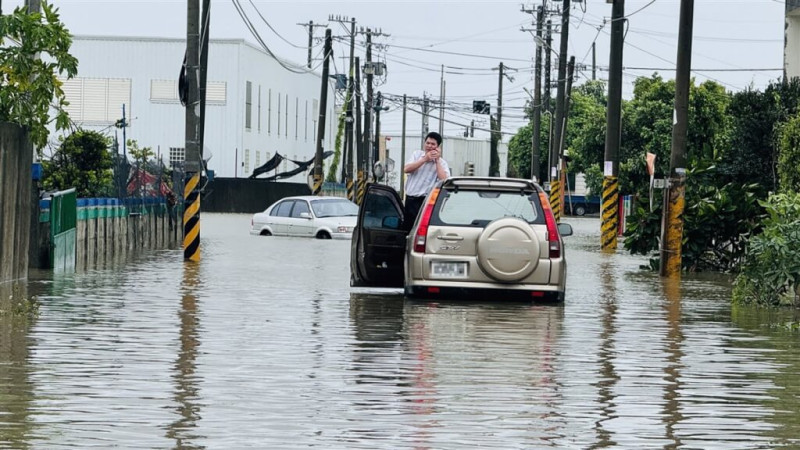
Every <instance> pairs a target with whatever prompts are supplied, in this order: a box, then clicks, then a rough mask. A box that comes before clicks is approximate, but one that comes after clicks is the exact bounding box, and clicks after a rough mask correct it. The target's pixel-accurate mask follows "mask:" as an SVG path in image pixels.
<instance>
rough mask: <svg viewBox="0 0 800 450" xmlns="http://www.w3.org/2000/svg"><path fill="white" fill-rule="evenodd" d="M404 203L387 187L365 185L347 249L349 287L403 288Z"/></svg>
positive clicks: (404, 248) (404, 250) (404, 247)
mask: <svg viewBox="0 0 800 450" xmlns="http://www.w3.org/2000/svg"><path fill="white" fill-rule="evenodd" d="M406 236H408V231H407V230H406V229H405V227H403V202H402V200H401V199H400V196H399V195H397V192H396V191H395V190H394V189H392V188H391V187H389V186H385V185H381V184H372V183H369V184H367V186H366V188H365V191H364V198H363V200H362V201H361V205H360V206H359V208H358V222H357V223H356V227H355V229H354V230H353V239H352V241H351V249H350V286H364V287H403V277H404V267H403V263H404V259H405V253H406Z"/></svg>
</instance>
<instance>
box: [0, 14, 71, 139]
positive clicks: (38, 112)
mask: <svg viewBox="0 0 800 450" xmlns="http://www.w3.org/2000/svg"><path fill="white" fill-rule="evenodd" d="M71 45H72V37H71V35H70V34H69V31H68V30H67V29H66V28H65V27H64V25H63V24H62V23H61V22H60V21H59V16H58V9H57V8H53V7H52V6H50V5H49V4H48V3H47V2H46V1H43V2H42V13H33V14H28V13H27V11H26V10H25V8H22V7H19V8H16V9H15V10H14V12H13V13H12V14H10V15H4V16H0V120H3V121H7V122H12V123H16V124H19V125H22V126H24V127H26V128H27V129H28V130H29V133H30V138H31V141H32V142H33V144H34V145H35V146H36V148H39V149H41V148H42V147H44V146H45V144H47V137H48V134H49V131H48V129H47V125H48V123H50V121H51V118H50V108H51V104H52V105H53V106H54V107H55V109H56V112H55V119H54V120H55V123H56V129H58V130H64V129H67V128H68V127H69V116H68V115H67V113H66V111H65V110H64V107H65V106H67V104H68V102H67V101H66V98H65V96H64V91H63V90H62V89H61V85H62V82H61V81H60V80H59V79H58V75H59V74H61V75H66V77H67V78H72V77H74V76H75V74H77V71H78V60H77V59H75V57H73V56H72V55H70V54H69V48H70V46H71Z"/></svg>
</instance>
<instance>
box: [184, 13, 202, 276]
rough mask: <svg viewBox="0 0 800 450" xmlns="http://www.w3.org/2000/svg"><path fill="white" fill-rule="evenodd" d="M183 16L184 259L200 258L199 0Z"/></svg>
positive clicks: (194, 259)
mask: <svg viewBox="0 0 800 450" xmlns="http://www.w3.org/2000/svg"><path fill="white" fill-rule="evenodd" d="M186 3H187V18H186V86H187V95H186V133H185V134H186V144H185V156H184V158H185V159H184V163H183V167H184V190H183V203H184V212H183V258H184V259H185V260H191V261H200V171H201V168H202V167H201V164H200V158H201V155H200V141H199V133H200V126H199V124H200V117H199V116H200V104H199V85H198V82H199V80H198V76H199V65H200V61H199V59H200V52H199V50H200V2H199V0H187V2H186Z"/></svg>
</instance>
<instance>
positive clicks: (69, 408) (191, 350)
mask: <svg viewBox="0 0 800 450" xmlns="http://www.w3.org/2000/svg"><path fill="white" fill-rule="evenodd" d="M249 221H250V217H249V216H246V215H214V214H204V215H203V216H202V223H201V230H202V231H201V242H202V246H203V247H202V261H201V262H200V263H199V264H185V263H184V262H183V260H182V252H181V251H180V250H171V251H161V252H153V253H148V254H146V255H143V256H140V257H137V258H135V259H132V260H130V261H128V262H127V263H125V264H123V265H119V266H116V267H108V268H106V269H103V270H94V271H90V272H85V273H78V274H73V275H68V276H55V275H52V274H49V273H34V274H32V276H31V281H30V282H29V284H28V290H29V293H30V294H34V295H36V296H37V298H38V301H39V304H40V307H39V314H38V317H35V318H31V319H29V320H25V316H24V315H20V314H12V313H10V312H9V311H8V310H7V309H6V310H4V312H3V313H0V448H9V449H75V448H125V449H127V448H131V449H141V448H147V449H152V448H187V449H189V448H208V449H241V448H259V449H261V448H263V449H301V448H311V447H315V448H321V449H399V448H414V449H465V448H482V449H483V448H497V449H534V448H543V447H555V448H579V449H585V448H606V447H608V448H636V449H639V448H703V449H708V448H724V449H729V448H737V449H745V448H775V447H780V446H785V447H789V448H800V401H798V400H799V399H798V395H800V381H798V377H797V373H798V368H800V345H798V333H797V332H792V331H788V330H787V329H786V328H785V327H784V326H782V323H783V321H784V320H792V319H791V318H789V319H783V318H779V317H773V316H772V315H771V314H769V313H765V312H760V313H759V312H758V311H754V310H739V309H732V308H731V305H730V302H729V298H730V288H729V281H728V280H727V279H726V278H721V277H704V278H701V277H684V279H683V280H682V282H681V283H680V284H679V285H678V284H670V283H667V282H665V281H663V280H661V279H660V278H659V277H658V276H657V275H655V274H652V273H649V272H645V271H642V270H640V269H639V266H640V265H641V264H644V262H645V261H644V259H643V258H641V257H634V256H630V255H628V254H626V253H625V252H624V251H622V250H620V252H618V253H617V254H612V255H608V254H603V253H601V252H600V251H599V243H600V239H599V228H600V226H599V221H598V219H592V218H574V219H573V218H567V219H566V220H565V221H566V222H569V223H572V224H573V226H574V227H575V232H576V233H575V236H572V237H569V238H567V257H568V259H569V277H568V291H567V300H566V302H565V303H564V304H563V305H538V304H526V303H496V302H492V301H490V300H487V301H485V302H473V303H459V302H456V301H448V302H424V301H410V300H406V299H404V298H403V296H402V293H401V292H399V291H394V290H385V291H384V290H353V289H351V288H350V287H349V267H348V263H349V257H350V255H349V252H350V248H349V245H350V243H349V242H346V241H319V240H313V239H294V238H276V237H256V236H250V235H249V234H248V227H249ZM4 304H5V305H7V303H2V302H0V309H2V308H3V307H2V306H1V305H4Z"/></svg>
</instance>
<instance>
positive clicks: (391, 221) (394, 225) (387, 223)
mask: <svg viewBox="0 0 800 450" xmlns="http://www.w3.org/2000/svg"><path fill="white" fill-rule="evenodd" d="M381 227H382V228H391V229H393V230H396V229H398V228H400V218H399V217H394V216H389V217H384V218H383V221H382V222H381Z"/></svg>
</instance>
